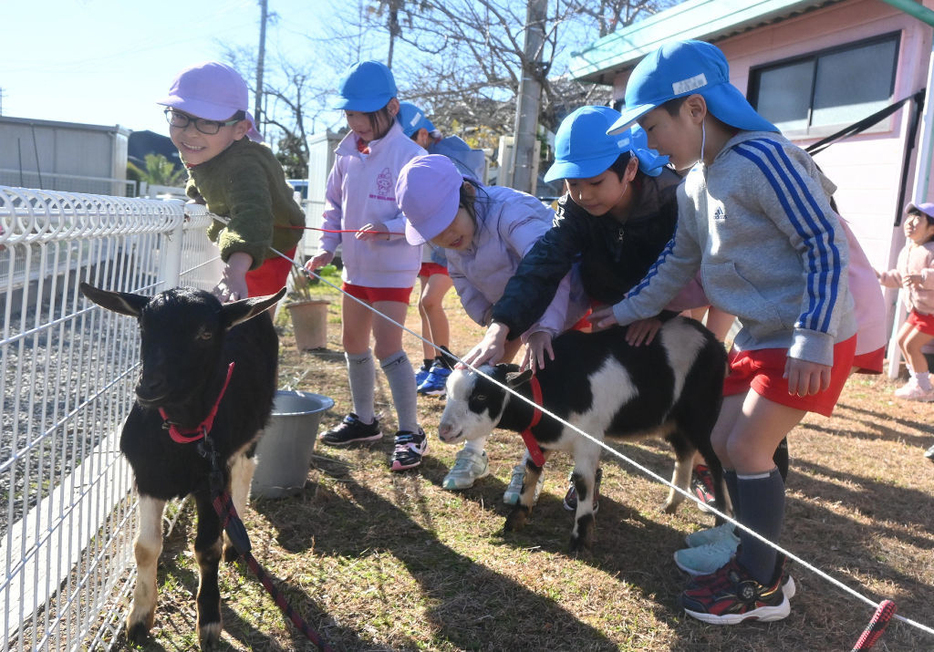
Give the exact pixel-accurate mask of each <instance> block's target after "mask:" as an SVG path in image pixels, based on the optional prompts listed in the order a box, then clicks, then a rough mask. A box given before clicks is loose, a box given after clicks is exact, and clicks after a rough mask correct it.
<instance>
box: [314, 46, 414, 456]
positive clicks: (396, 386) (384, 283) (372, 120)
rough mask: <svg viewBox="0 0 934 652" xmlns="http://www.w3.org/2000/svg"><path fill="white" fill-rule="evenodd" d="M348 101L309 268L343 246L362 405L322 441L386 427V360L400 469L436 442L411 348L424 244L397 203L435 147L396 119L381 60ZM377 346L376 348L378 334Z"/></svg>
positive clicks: (338, 442) (348, 322)
mask: <svg viewBox="0 0 934 652" xmlns="http://www.w3.org/2000/svg"><path fill="white" fill-rule="evenodd" d="M338 91H339V93H340V100H339V102H338V103H337V105H336V107H335V108H338V109H343V110H344V114H345V115H346V117H347V124H348V126H349V127H350V133H348V134H347V136H346V137H344V139H343V140H342V141H341V142H340V144H339V145H338V146H337V149H336V150H335V160H334V167H333V168H331V173H330V174H329V175H328V181H327V190H326V192H325V207H324V224H323V226H324V228H325V229H327V231H326V232H325V233H324V234H323V235H322V236H321V240H320V244H319V246H318V249H319V253H318V254H317V255H316V256H315V257H314V258H312V259H311V260H309V261H308V262H307V263H306V264H305V267H306V268H307V269H309V270H311V271H314V270H316V269H318V268H319V267H322V266H324V265H327V264H328V263H330V262H331V260H333V258H334V252H335V250H336V249H337V247H338V245H340V246H341V256H342V258H343V263H344V269H343V272H342V273H341V278H342V280H343V291H344V292H345V293H346V294H349V295H351V296H352V297H356V298H357V299H359V300H360V301H362V302H363V303H364V304H366V305H362V304H361V303H359V302H358V301H354V300H353V299H351V298H349V297H346V296H345V297H344V299H343V301H342V302H341V340H342V343H343V346H344V351H345V356H346V358H347V370H348V377H349V380H350V393H351V395H352V397H353V405H354V411H353V412H351V413H350V414H348V415H347V416H346V417H345V418H344V420H343V422H342V423H341V424H340V425H338V426H337V427H335V428H333V429H331V430H328V431H327V432H325V433H323V434H322V435H321V437H320V439H321V441H322V442H323V443H325V444H328V445H331V446H346V445H348V444H351V443H354V442H372V441H376V440H378V439H380V438H381V437H382V433H381V432H380V429H379V421H378V419H377V418H376V412H375V405H374V400H375V397H374V391H375V383H376V368H375V364H374V360H373V356H374V355H375V356H376V358H377V359H378V360H379V364H380V366H381V367H382V368H383V372H384V373H385V374H386V380H387V381H388V383H389V389H390V391H391V393H392V400H393V403H394V405H395V408H396V415H397V417H398V421H399V424H398V425H399V430H398V432H397V433H396V437H395V450H394V452H393V455H392V458H391V460H390V468H391V469H392V470H393V471H403V470H405V469H411V468H414V467H416V466H418V465H419V464H421V462H422V455H424V453H425V450H426V448H427V446H428V441H427V439H426V437H425V433H424V431H423V430H422V429H421V428H420V427H419V425H418V415H417V413H416V395H415V373H414V371H413V370H412V363H411V362H409V358H408V356H407V355H406V353H405V350H404V349H403V348H402V328H401V327H399V326H397V325H396V324H394V323H392V322H390V321H389V320H387V319H384V318H383V317H381V316H380V315H377V314H375V313H374V311H373V310H371V309H370V306H371V307H372V308H373V309H374V310H375V311H378V312H379V313H382V314H383V315H386V316H387V317H389V318H390V319H392V320H394V321H395V322H397V323H398V324H404V323H405V317H406V312H407V311H408V307H409V295H410V294H411V293H412V287H413V286H414V284H415V277H416V276H417V275H418V270H419V266H420V261H421V250H420V248H419V247H413V246H411V245H409V244H408V243H407V242H406V240H405V233H404V229H405V219H404V218H403V217H402V213H401V212H400V211H399V208H398V207H397V206H396V197H395V192H394V189H395V186H396V180H397V178H398V176H399V171H400V170H401V169H402V167H403V166H404V165H405V164H406V163H407V162H408V161H409V160H411V159H412V158H414V157H416V156H418V155H419V154H424V153H425V150H423V149H422V148H421V147H419V146H418V145H417V144H416V143H414V142H413V141H412V140H410V139H409V138H407V137H406V135H405V134H404V133H403V131H402V127H401V126H400V125H399V122H398V121H397V120H396V115H397V114H398V112H399V100H398V99H396V83H395V80H394V78H393V76H392V72H391V71H390V70H389V68H387V67H386V66H385V65H383V64H382V63H380V62H378V61H363V62H361V63H357V64H354V65H353V66H351V67H350V68H349V69H348V70H347V71H346V72H345V73H344V75H343V77H342V78H341V81H340V84H339V87H338ZM371 333H372V335H373V337H374V339H375V341H376V344H375V346H374V348H373V349H372V350H371V349H370V334H371Z"/></svg>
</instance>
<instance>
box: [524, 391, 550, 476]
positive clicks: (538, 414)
mask: <svg viewBox="0 0 934 652" xmlns="http://www.w3.org/2000/svg"><path fill="white" fill-rule="evenodd" d="M529 387H530V388H531V389H532V401H533V402H534V403H535V409H534V411H533V412H532V422H531V423H529V425H528V427H526V429H525V430H523V431H522V441H524V442H525V447H526V448H528V449H529V457H531V458H532V461H533V462H535V466H538V467H542V466H545V455H544V454H543V453H542V449H541V447H539V445H538V442H537V441H536V440H535V435H533V434H532V428H534V427H535V426H537V425H538V422H539V421H541V420H542V411H541V410H540V409H539V406H540V405H541V404H542V386H541V385H539V384H538V378H536V377H535V376H534V375H533V376H532V377H531V378H529Z"/></svg>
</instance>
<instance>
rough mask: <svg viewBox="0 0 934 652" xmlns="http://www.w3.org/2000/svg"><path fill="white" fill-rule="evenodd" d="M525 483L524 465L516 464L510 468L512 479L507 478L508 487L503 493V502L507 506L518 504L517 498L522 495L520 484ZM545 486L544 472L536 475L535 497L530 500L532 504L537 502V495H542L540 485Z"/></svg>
mask: <svg viewBox="0 0 934 652" xmlns="http://www.w3.org/2000/svg"><path fill="white" fill-rule="evenodd" d="M524 481H525V463H524V462H523V463H521V464H516V465H515V466H514V467H512V477H510V478H509V485H507V487H506V491H504V492H503V502H504V503H506V504H507V505H516V504H518V503H519V496H521V495H522V483H523V482H524ZM543 484H545V470H544V469H542V472H541V473H539V474H538V484H536V485H535V496H533V498H532V504H533V505H534V504H535V503H537V502H538V495H539V494H540V493H542V485H543Z"/></svg>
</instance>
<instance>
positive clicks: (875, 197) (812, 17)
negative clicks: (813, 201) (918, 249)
mask: <svg viewBox="0 0 934 652" xmlns="http://www.w3.org/2000/svg"><path fill="white" fill-rule="evenodd" d="M923 4H924V6H926V7H928V8H934V0H925V2H924V3H923ZM892 32H899V33H900V35H901V38H900V41H899V51H898V63H897V70H896V75H895V89H894V91H893V101H895V100H899V99H902V98H903V97H906V96H909V95H912V94H914V93H915V92H917V91H918V90H920V89H921V88H924V87H925V86H926V85H927V76H928V65H929V59H930V57H931V47H932V42H931V33H932V30H931V27H930V26H928V25H926V24H924V23H922V22H921V21H919V20H917V19H916V18H913V17H911V16H909V15H907V14H905V13H903V12H901V11H899V10H897V9H895V8H894V7H892V6H890V5H888V4H886V3H884V2H881V0H851V1H849V2H841V3H838V4H835V5H831V6H829V7H826V8H824V9H819V10H816V11H812V12H809V13H805V14H802V15H800V16H796V17H794V18H791V19H788V20H784V21H781V22H779V23H777V24H773V25H766V26H763V27H759V28H756V29H754V30H751V31H749V32H746V33H743V34H739V35H737V36H733V37H730V38H728V39H724V40H718V41H716V44H717V45H718V46H719V47H720V48H721V49H722V50H723V52H724V54H726V57H727V60H728V61H729V63H730V81H731V82H732V83H733V84H734V85H735V86H737V87H738V88H739V89H740V90H741V91H742V92H743V93H746V91H747V86H748V82H749V74H750V69H751V68H754V67H757V66H762V65H765V64H769V63H773V62H776V61H782V60H785V59H790V58H793V57H796V56H800V55H803V54H808V53H811V52H815V51H820V50H825V49H827V48H832V47H835V46H840V45H845V44H848V43H854V42H859V41H862V40H865V39H868V38H872V37H874V36H879V35H882V34H889V33H892ZM628 76H629V73H628V72H627V73H625V74H621V75H619V76H618V77H617V79H616V80H614V95H615V96H616V97H620V98H621V97H622V96H623V95H624V93H625V84H626V81H627V79H628ZM911 110H913V105H911V104H906V105H904V107H903V108H902V109H901V110H899V111H898V112H896V113H895V114H894V115H893V116H890V117H889V118H888V119H887V120H885V121H883V122H882V123H880V125H878V126H877V127H875V128H874V129H873V130H872V131H871V132H869V133H867V132H864V133H862V134H859V135H856V136H852V137H850V138H849V139H846V140H843V141H838V142H836V143H835V144H834V145H833V146H832V147H830V148H828V149H826V150H824V151H823V152H821V153H819V154H817V156H816V157H815V160H816V161H817V163H818V164H819V165H820V166H821V168H822V169H823V170H824V172H825V174H827V176H828V177H829V178H830V179H831V180H832V181H833V182H834V183H835V184H836V185H837V188H838V190H837V192H836V194H835V198H836V200H837V204H838V207H839V209H840V212H841V214H842V215H843V217H845V218H846V220H847V221H848V222H849V223H850V225H851V226H852V228H853V231H854V233H855V234H856V237H857V239H858V240H859V242H860V244H861V245H862V247H863V249H864V250H865V251H866V254H867V256H868V257H869V260H870V262H871V263H872V265H873V266H874V267H876V268H877V269H888V268H890V267H894V263H895V258H896V256H897V254H898V251H899V250H900V249H901V247H902V246H903V244H904V241H905V240H904V235H903V234H902V231H901V228H900V227H899V228H894V227H893V222H894V219H895V211H896V203H897V201H898V195H899V178H900V175H901V167H902V159H903V156H904V149H905V142H906V139H907V130H908V128H909V122H910V120H909V117H910V115H911V114H910V111H911ZM843 126H845V125H840V126H838V127H835V128H833V129H828V130H827V131H826V133H820V134H817V135H816V136H815V135H809V136H808V138H806V139H799V138H796V137H795V135H794V134H793V133H790V134H788V136H789V137H790V138H792V139H793V140H794V142H796V143H797V144H798V145H800V146H802V147H806V146H808V145H810V144H811V143H813V142H816V141H817V140H819V139H820V138H822V137H824V136H827V135H830V133H832V132H834V131H837V130H838V129H841V128H842V127H843ZM917 145H920V142H919V143H917ZM917 153H918V149H917V146H916V148H915V150H914V151H913V152H912V157H913V158H914V157H916V156H917ZM913 180H914V166H913V165H912V167H911V168H910V170H909V173H908V181H907V194H906V198H907V199H908V200H910V199H911V195H912V190H913ZM929 194H930V195H931V197H930V198H929V199H928V200H929V201H931V200H934V193H930V192H929ZM886 298H887V300H888V301H887V303H888V304H889V305H890V315H889V316H890V317H892V314H891V313H893V312H894V309H893V306H894V303H895V300H896V293H895V292H894V291H890V292H889V293H888V295H887V297H886ZM889 323H891V319H890V320H889Z"/></svg>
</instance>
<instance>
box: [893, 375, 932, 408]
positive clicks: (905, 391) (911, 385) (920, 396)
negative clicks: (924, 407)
mask: <svg viewBox="0 0 934 652" xmlns="http://www.w3.org/2000/svg"><path fill="white" fill-rule="evenodd" d="M895 396H896V397H898V398H903V399H905V400H906V401H922V402H925V403H927V402H930V401H934V388H932V389H923V388H922V387H921V385H919V384H918V381H917V380H915V379H914V378H912V379H911V380H909V381H908V382H907V383H905V384H904V385H903V386H901V387H899V388H898V389H896V390H895Z"/></svg>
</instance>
